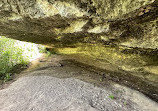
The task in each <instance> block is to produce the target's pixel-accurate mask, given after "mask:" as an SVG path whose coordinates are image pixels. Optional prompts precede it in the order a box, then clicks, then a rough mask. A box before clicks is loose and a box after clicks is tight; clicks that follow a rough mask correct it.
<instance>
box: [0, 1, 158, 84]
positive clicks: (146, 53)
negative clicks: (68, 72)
mask: <svg viewBox="0 0 158 111" xmlns="http://www.w3.org/2000/svg"><path fill="white" fill-rule="evenodd" d="M0 35H1V36H6V37H10V38H14V39H18V40H22V41H28V42H34V43H39V44H44V45H48V46H50V47H55V48H57V49H56V50H57V52H58V53H64V54H70V55H72V54H77V56H83V55H86V56H88V57H92V58H93V60H95V61H97V62H98V61H100V62H99V63H109V64H114V65H115V66H117V67H119V68H121V69H123V70H126V71H136V72H137V71H146V72H150V73H154V74H158V70H157V69H158V68H157V64H158V59H157V58H158V50H157V48H158V1H157V0H0ZM67 48H70V49H71V50H69V49H68V50H67ZM74 50H75V51H74ZM84 57H85V56H84ZM82 60H84V59H82ZM91 60H92V59H90V61H91ZM85 61H88V59H87V58H86V57H85ZM107 61H108V62H107ZM86 63H88V62H86ZM93 64H94V63H93ZM95 66H97V67H98V66H99V67H100V66H101V65H99V64H97V65H95ZM101 68H104V69H106V68H108V67H104V65H103V67H101ZM109 70H110V69H109ZM147 77H148V76H147ZM156 77H157V76H156ZM156 77H155V76H154V78H152V79H151V80H152V81H155V80H153V79H155V78H156ZM148 78H151V77H148ZM156 80H157V79H156Z"/></svg>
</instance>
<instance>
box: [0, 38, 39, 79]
mask: <svg viewBox="0 0 158 111" xmlns="http://www.w3.org/2000/svg"><path fill="white" fill-rule="evenodd" d="M37 56H38V57H39V51H38V46H37V45H36V44H32V43H26V42H21V41H16V40H13V39H9V38H5V37H1V36H0V79H10V76H11V71H12V70H13V69H14V68H15V66H17V65H26V64H28V63H29V62H30V60H33V59H35V58H37Z"/></svg>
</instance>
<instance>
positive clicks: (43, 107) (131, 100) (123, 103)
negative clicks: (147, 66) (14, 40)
mask: <svg viewBox="0 0 158 111" xmlns="http://www.w3.org/2000/svg"><path fill="white" fill-rule="evenodd" d="M0 111H158V103H156V102H154V101H152V100H151V99H149V98H148V97H146V96H145V95H143V94H142V93H140V92H138V91H136V90H133V89H130V88H127V87H125V86H122V85H119V84H117V83H114V82H112V81H106V80H102V78H101V76H100V75H98V74H97V73H94V72H91V71H88V70H86V69H85V68H82V67H78V66H76V65H74V64H71V62H68V61H65V62H63V59H62V58H61V57H60V56H57V57H53V58H50V59H48V60H42V61H41V62H40V63H39V62H38V61H34V63H33V65H32V66H31V67H30V68H29V69H28V70H26V71H24V72H22V73H21V74H20V75H19V76H18V77H17V78H16V79H15V82H13V83H11V84H10V85H9V86H8V87H6V88H4V89H2V90H0Z"/></svg>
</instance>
